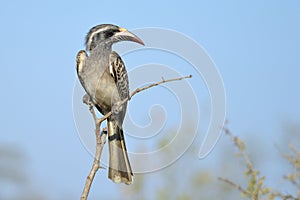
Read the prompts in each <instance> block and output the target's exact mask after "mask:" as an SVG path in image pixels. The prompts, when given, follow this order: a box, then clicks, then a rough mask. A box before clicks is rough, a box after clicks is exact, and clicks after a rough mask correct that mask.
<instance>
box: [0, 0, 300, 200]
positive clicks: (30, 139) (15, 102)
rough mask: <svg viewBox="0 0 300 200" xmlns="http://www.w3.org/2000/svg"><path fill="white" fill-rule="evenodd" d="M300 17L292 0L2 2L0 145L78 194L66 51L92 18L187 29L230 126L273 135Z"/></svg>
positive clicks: (81, 170)
mask: <svg viewBox="0 0 300 200" xmlns="http://www.w3.org/2000/svg"><path fill="white" fill-rule="evenodd" d="M299 20H300V3H299V2H298V1H286V2H282V1H263V2H261V1H226V2H225V1H224V2H219V1H209V2H204V1H181V2H176V1H157V0H154V1H148V2H141V1H130V2H128V1H105V2H101V1H84V2H83V1H64V2H63V1H48V2H42V1H5V2H2V3H1V8H0V22H1V27H2V28H1V37H0V41H1V49H0V53H1V55H2V56H1V58H2V62H1V65H2V66H1V73H0V81H1V84H0V90H1V92H2V98H1V99H2V100H1V104H0V108H1V127H0V132H1V134H0V141H1V144H3V145H10V146H13V147H14V148H15V147H16V148H20V149H21V150H22V151H24V152H25V153H26V154H27V155H28V157H29V161H28V162H29V164H28V166H29V167H28V168H29V171H30V172H29V173H30V175H31V177H33V181H32V184H36V187H37V188H39V189H40V190H41V191H45V192H46V193H48V192H49V191H51V190H52V189H54V190H55V191H57V193H58V195H59V194H63V193H67V194H72V195H74V196H76V197H77V196H78V195H79V194H80V192H81V189H82V184H83V179H84V177H86V174H87V172H88V170H89V168H90V164H91V162H92V158H91V157H90V156H89V154H88V153H87V152H86V150H85V148H84V147H83V146H82V144H81V142H80V140H79V138H78V136H77V133H76V128H75V124H74V120H73V113H72V95H73V87H74V83H75V80H76V74H75V68H74V65H75V55H76V53H77V51H78V50H79V49H82V48H84V47H83V44H84V37H85V34H86V32H87V31H88V30H89V28H91V27H92V26H94V25H96V24H100V23H114V24H118V25H120V26H122V27H126V28H128V29H129V30H130V29H135V28H143V27H161V28H168V29H174V30H176V31H179V32H181V33H184V34H186V35H187V36H189V37H191V38H193V39H194V40H195V41H197V42H198V43H199V44H200V45H202V46H203V47H204V49H205V50H206V51H207V53H208V54H209V55H210V56H211V58H212V60H213V61H214V62H215V64H216V65H217V67H218V69H219V71H220V74H221V76H222V78H223V81H224V85H225V88H226V94H227V119H228V120H229V122H230V124H231V129H232V130H233V131H234V132H236V133H239V134H241V135H242V134H249V133H251V134H254V135H255V137H258V136H259V137H261V139H262V140H268V139H269V138H270V137H271V136H272V139H271V143H273V142H276V141H277V140H279V139H277V137H276V135H279V134H280V131H281V127H282V124H283V123H285V122H289V121H296V122H299V120H300V110H299V102H300V93H299V85H300V80H299V74H300V61H299V46H300V39H299V35H300V27H299ZM139 55H140V56H142V55H141V54H139ZM129 57H130V56H129ZM148 60H149V58H148ZM128 63H130V60H129V61H128ZM128 68H129V69H130V66H128ZM177 70H180V69H178V68H177ZM183 71H184V70H183ZM154 93H155V92H154ZM158 94H159V92H158ZM202 106H203V107H205V105H202ZM271 134H272V135H271ZM247 137H251V136H249V135H248V136H247ZM278 138H279V137H278ZM266 148H267V147H266ZM97 178H98V179H99V184H98V186H99V187H100V184H101V183H105V184H108V187H109V188H111V189H117V188H118V187H119V186H115V185H113V184H112V183H110V182H108V181H107V180H106V175H105V176H98V177H97ZM70 182H72V184H71V185H70V184H69V183H70ZM95 187H96V186H95ZM49 188H51V189H49ZM53 198H56V196H55V195H54V197H53Z"/></svg>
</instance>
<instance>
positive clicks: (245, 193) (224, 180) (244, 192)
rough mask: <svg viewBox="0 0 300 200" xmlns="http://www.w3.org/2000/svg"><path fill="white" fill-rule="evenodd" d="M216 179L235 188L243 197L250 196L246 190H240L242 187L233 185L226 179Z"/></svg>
mask: <svg viewBox="0 0 300 200" xmlns="http://www.w3.org/2000/svg"><path fill="white" fill-rule="evenodd" d="M218 179H219V180H220V181H223V182H225V183H227V184H229V185H231V186H232V187H235V188H236V189H238V190H239V191H240V192H242V193H243V194H244V195H250V193H249V192H248V191H247V190H245V189H244V188H242V186H240V185H237V184H235V183H234V182H232V181H230V180H228V179H225V178H221V177H219V178H218Z"/></svg>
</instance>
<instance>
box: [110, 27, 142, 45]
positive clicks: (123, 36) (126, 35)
mask: <svg viewBox="0 0 300 200" xmlns="http://www.w3.org/2000/svg"><path fill="white" fill-rule="evenodd" d="M119 31H120V32H118V33H116V34H115V38H116V40H117V41H132V42H136V43H139V44H141V45H145V44H144V42H143V41H142V40H141V39H140V38H139V37H138V36H136V35H135V34H133V33H131V32H129V31H128V30H127V29H126V28H119Z"/></svg>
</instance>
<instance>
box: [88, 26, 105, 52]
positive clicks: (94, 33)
mask: <svg viewBox="0 0 300 200" xmlns="http://www.w3.org/2000/svg"><path fill="white" fill-rule="evenodd" d="M107 29H108V28H106V27H105V28H100V29H98V30H97V31H94V32H93V33H92V34H91V36H90V37H89V42H88V44H87V46H88V47H89V48H90V47H91V43H92V39H93V38H94V36H95V35H96V34H98V33H99V32H101V31H105V30H107Z"/></svg>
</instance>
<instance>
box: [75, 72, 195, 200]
mask: <svg viewBox="0 0 300 200" xmlns="http://www.w3.org/2000/svg"><path fill="white" fill-rule="evenodd" d="M186 78H192V75H189V76H184V77H179V78H173V79H168V80H164V79H163V78H162V80H161V81H159V82H157V83H153V84H150V85H147V86H144V87H142V88H137V89H135V90H134V91H133V92H132V93H131V94H130V95H129V97H128V98H126V99H124V100H122V101H121V102H120V103H119V104H118V106H117V107H116V109H119V108H120V106H121V105H122V104H124V103H126V102H127V101H129V100H130V99H131V98H132V97H133V96H134V95H136V94H137V93H139V92H141V91H144V90H147V89H149V88H152V87H155V86H158V85H160V84H163V83H167V82H172V81H180V80H183V79H186ZM87 104H88V105H89V110H90V112H91V114H92V116H93V119H94V122H95V135H96V141H97V144H96V152H95V157H94V163H93V166H92V169H91V171H90V173H89V175H88V177H87V178H86V182H85V186H84V189H83V192H82V195H81V198H80V199H81V200H86V199H87V197H88V195H89V192H90V188H91V185H92V183H93V180H94V177H95V175H96V173H97V171H98V169H99V168H100V158H101V154H102V149H103V146H104V144H105V141H106V134H105V132H106V131H107V130H106V131H105V130H104V131H103V132H102V134H100V126H101V123H102V122H103V121H104V120H106V119H107V118H109V117H110V116H111V115H112V112H108V113H107V114H106V115H104V116H103V117H101V118H97V115H96V113H95V110H94V105H93V104H92V103H91V102H88V103H87ZM106 133H107V132H106Z"/></svg>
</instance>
